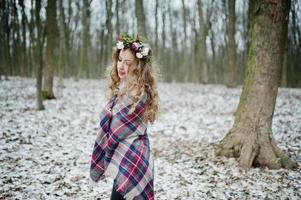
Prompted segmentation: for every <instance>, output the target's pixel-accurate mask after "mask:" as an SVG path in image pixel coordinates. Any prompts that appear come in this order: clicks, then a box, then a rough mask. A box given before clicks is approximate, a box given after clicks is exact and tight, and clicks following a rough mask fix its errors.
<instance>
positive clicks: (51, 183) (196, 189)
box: [0, 77, 301, 200]
mask: <svg viewBox="0 0 301 200" xmlns="http://www.w3.org/2000/svg"><path fill="white" fill-rule="evenodd" d="M9 78H10V81H0V108H1V110H0V120H1V123H0V125H1V126H0V166H1V168H0V176H1V180H0V199H96V198H100V199H102V200H103V199H109V196H110V192H111V189H112V181H113V180H112V179H108V180H107V181H106V182H100V183H98V184H97V185H96V186H95V185H92V184H91V183H90V182H89V167H90V166H89V161H90V155H91V152H92V148H93V144H94V139H95V137H96V131H97V126H98V114H99V112H100V110H101V109H102V107H103V105H104V103H105V96H104V88H105V82H104V81H103V80H80V81H79V82H76V81H74V80H72V79H65V80H64V84H65V87H63V88H62V87H58V85H57V82H58V81H57V79H55V84H54V92H55V94H56V96H57V99H56V100H49V101H45V102H44V105H45V107H46V109H45V110H43V111H37V110H36V99H35V93H36V89H35V79H29V78H20V77H9ZM240 93H241V88H238V89H228V88H226V87H225V86H222V85H198V84H179V83H177V84H176V83H172V84H167V83H160V84H159V95H160V99H161V100H160V103H161V104H160V105H161V112H160V116H159V119H158V120H157V122H155V123H154V124H153V125H150V126H149V129H148V133H149V136H150V142H151V147H152V153H153V155H154V161H155V196H156V199H158V200H165V199H168V200H169V199H184V200H190V199H191V200H194V199H300V198H301V173H300V171H301V170H300V169H298V170H285V169H281V170H268V169H265V168H253V169H251V170H249V171H243V170H241V169H240V168H239V167H237V162H236V160H235V159H228V158H223V157H215V156H214V149H213V144H214V143H217V142H218V141H219V140H220V139H222V138H223V136H224V135H225V134H226V133H227V131H228V130H229V129H230V128H231V126H232V124H233V120H234V118H233V113H234V111H235V109H236V106H237V104H238V101H239V95H240ZM273 132H274V136H275V138H276V140H277V142H278V145H279V146H280V147H281V148H282V149H283V150H284V151H285V152H286V153H287V154H288V155H289V156H290V157H291V158H292V159H293V160H296V161H297V162H298V164H299V166H300V164H301V148H300V146H301V89H282V88H281V89H280V90H279V95H278V98H277V104H276V110H275V113H274V123H273Z"/></svg>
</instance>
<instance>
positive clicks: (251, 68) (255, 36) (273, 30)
mask: <svg viewBox="0 0 301 200" xmlns="http://www.w3.org/2000/svg"><path fill="white" fill-rule="evenodd" d="M252 3H254V4H255V5H254V6H251V8H255V9H256V10H255V9H253V10H249V12H252V13H253V14H252V18H251V19H250V20H251V24H252V26H251V44H250V50H249V55H248V62H247V72H246V77H245V80H244V85H243V91H242V94H241V97H240V102H239V105H238V108H237V111H236V113H235V123H234V125H233V127H232V129H231V130H230V131H229V132H228V133H227V135H226V136H225V137H224V138H223V139H222V141H221V142H220V143H219V144H218V145H217V146H216V155H221V156H227V157H238V158H239V165H240V166H241V167H243V168H250V167H251V166H266V167H268V168H273V169H278V168H281V167H284V168H294V167H297V165H296V163H294V162H293V161H291V160H290V159H289V158H288V157H287V156H286V155H285V154H284V152H283V151H282V150H281V149H280V148H279V147H277V144H276V141H275V139H274V137H273V134H272V128H271V126H272V119H273V113H274V109H275V103H276V97H277V92H278V86H279V84H280V75H281V67H282V64H283V53H284V45H285V43H286V39H287V37H286V35H287V31H286V30H287V24H288V13H289V7H290V5H289V4H290V1H288V0H279V1H274V2H272V1H269V0H254V1H252Z"/></svg>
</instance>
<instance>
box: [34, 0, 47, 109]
mask: <svg viewBox="0 0 301 200" xmlns="http://www.w3.org/2000/svg"><path fill="white" fill-rule="evenodd" d="M40 10H41V0H36V1H35V18H36V27H37V38H36V44H37V50H38V51H37V52H38V58H37V60H38V70H37V106H38V110H44V109H45V108H44V105H43V96H42V77H43V46H42V26H41V18H40Z"/></svg>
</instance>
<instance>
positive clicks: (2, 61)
mask: <svg viewBox="0 0 301 200" xmlns="http://www.w3.org/2000/svg"><path fill="white" fill-rule="evenodd" d="M8 7H9V5H8V2H6V1H0V26H1V27H2V31H0V43H1V48H0V79H1V75H4V77H5V80H8V70H7V69H8V68H9V59H8V58H9V34H10V26H9V9H8Z"/></svg>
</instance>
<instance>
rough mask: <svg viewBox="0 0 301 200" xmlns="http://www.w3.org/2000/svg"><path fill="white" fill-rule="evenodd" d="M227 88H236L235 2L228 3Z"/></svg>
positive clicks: (232, 0) (233, 0) (230, 0)
mask: <svg viewBox="0 0 301 200" xmlns="http://www.w3.org/2000/svg"><path fill="white" fill-rule="evenodd" d="M228 14H229V18H228V77H227V78H228V79H227V80H228V81H227V86H228V87H236V85H237V81H236V44H235V21H236V20H235V0H229V1H228Z"/></svg>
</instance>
